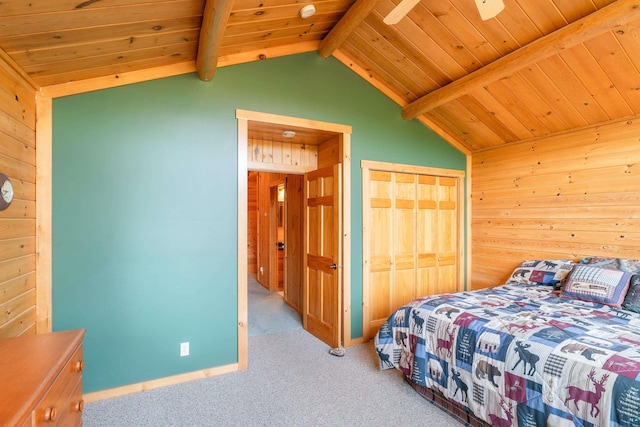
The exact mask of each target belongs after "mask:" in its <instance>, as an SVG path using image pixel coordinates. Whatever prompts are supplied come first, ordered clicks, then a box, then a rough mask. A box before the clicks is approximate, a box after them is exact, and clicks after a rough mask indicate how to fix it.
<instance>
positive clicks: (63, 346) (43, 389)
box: [0, 329, 85, 427]
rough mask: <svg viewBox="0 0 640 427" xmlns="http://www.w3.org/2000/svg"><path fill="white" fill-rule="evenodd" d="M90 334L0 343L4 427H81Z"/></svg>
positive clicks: (0, 399)
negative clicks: (86, 340) (86, 339)
mask: <svg viewBox="0 0 640 427" xmlns="http://www.w3.org/2000/svg"><path fill="white" fill-rule="evenodd" d="M84 332H85V331H84V329H81V330H73V331H63V332H52V333H48V334H40V335H28V336H24V337H16V338H5V339H2V340H0V402H1V403H0V426H16V427H26V426H47V427H48V426H81V425H82V409H83V407H84V401H83V400H82V370H83V369H84V360H83V359H82V339H83V338H84Z"/></svg>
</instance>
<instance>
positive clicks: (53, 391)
mask: <svg viewBox="0 0 640 427" xmlns="http://www.w3.org/2000/svg"><path fill="white" fill-rule="evenodd" d="M83 369H84V360H83V359H82V346H80V347H78V349H77V350H76V351H75V353H74V354H73V356H71V358H70V359H69V361H68V362H67V363H66V364H65V366H64V369H62V371H61V372H60V374H59V375H58V377H57V378H56V380H55V381H54V383H53V384H52V385H51V388H49V390H48V391H47V393H46V394H45V396H44V398H43V399H42V400H41V401H40V403H39V404H38V406H37V407H36V409H35V411H34V413H33V416H34V421H35V423H34V425H36V426H43V427H44V426H47V427H49V426H54V425H67V424H66V423H65V422H64V420H63V418H64V417H65V416H69V415H70V413H72V412H78V410H77V409H75V408H74V411H71V410H70V409H71V408H72V407H75V405H76V403H78V402H80V401H81V400H82V386H81V384H82V371H83ZM74 393H75V396H74ZM78 394H79V397H78ZM72 397H73V398H74V399H75V402H72ZM78 409H82V407H80V408H78ZM59 422H60V424H58V423H59ZM71 425H73V424H71Z"/></svg>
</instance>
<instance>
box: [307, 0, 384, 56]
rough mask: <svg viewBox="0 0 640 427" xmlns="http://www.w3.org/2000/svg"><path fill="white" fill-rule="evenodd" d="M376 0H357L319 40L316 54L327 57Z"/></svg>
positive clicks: (340, 43) (363, 17) (372, 6)
mask: <svg viewBox="0 0 640 427" xmlns="http://www.w3.org/2000/svg"><path fill="white" fill-rule="evenodd" d="M376 3H378V0H358V1H356V2H355V3H354V4H353V6H351V7H350V8H349V10H347V13H345V14H344V16H343V17H342V19H340V21H338V23H337V24H336V25H335V26H334V27H333V28H332V29H331V31H329V34H327V35H326V36H325V38H324V39H322V41H321V42H320V46H319V48H318V54H319V55H320V56H321V57H323V58H328V57H329V56H331V55H332V54H333V52H334V51H335V50H336V49H338V48H339V47H340V45H342V43H343V42H344V41H345V40H346V39H347V37H349V35H351V33H352V32H353V30H355V29H356V27H357V26H358V25H360V24H361V23H362V21H364V20H365V19H366V18H367V16H369V14H370V13H371V11H372V10H373V8H374V7H375V6H376Z"/></svg>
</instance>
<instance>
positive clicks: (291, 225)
mask: <svg viewBox="0 0 640 427" xmlns="http://www.w3.org/2000/svg"><path fill="white" fill-rule="evenodd" d="M247 180H248V189H247V191H248V212H247V215H248V227H247V255H248V256H247V271H248V278H247V280H248V282H247V283H248V310H249V313H248V314H249V324H248V327H249V336H250V337H251V336H257V335H267V334H271V333H278V332H285V331H290V330H295V329H299V328H302V298H301V290H302V269H301V266H302V263H303V259H302V245H301V240H302V197H301V193H302V180H303V176H302V175H292V174H284V173H273V172H258V171H249V172H248V176H247Z"/></svg>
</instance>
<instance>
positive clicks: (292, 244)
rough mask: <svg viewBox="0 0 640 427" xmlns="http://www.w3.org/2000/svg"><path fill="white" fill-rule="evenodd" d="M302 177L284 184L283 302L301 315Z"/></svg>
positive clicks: (292, 177)
mask: <svg viewBox="0 0 640 427" xmlns="http://www.w3.org/2000/svg"><path fill="white" fill-rule="evenodd" d="M303 184H304V176H303V175H287V179H286V182H285V198H286V203H285V233H284V238H285V241H284V253H285V263H284V268H285V278H286V280H285V282H284V301H285V302H286V303H287V304H289V305H290V306H291V307H293V308H294V309H295V310H296V311H297V312H298V313H302V287H303V285H302V284H303V276H304V274H303V271H304V269H303V258H304V256H303V250H304V248H303V247H302V240H303V239H302V232H303V227H302V223H303V219H304V208H303V206H304V205H303V203H304V197H303V194H304V191H303Z"/></svg>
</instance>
